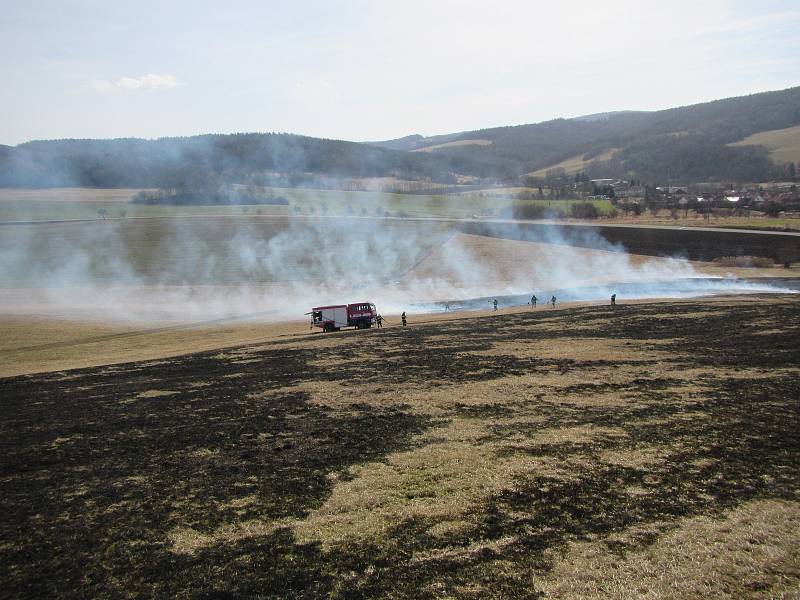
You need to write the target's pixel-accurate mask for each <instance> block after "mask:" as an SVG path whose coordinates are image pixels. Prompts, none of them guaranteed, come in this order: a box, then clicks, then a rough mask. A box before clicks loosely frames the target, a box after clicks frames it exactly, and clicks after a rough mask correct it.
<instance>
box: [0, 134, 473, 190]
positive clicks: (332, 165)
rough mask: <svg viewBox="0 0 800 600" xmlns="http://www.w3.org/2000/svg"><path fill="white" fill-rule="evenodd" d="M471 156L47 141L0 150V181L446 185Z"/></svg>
mask: <svg viewBox="0 0 800 600" xmlns="http://www.w3.org/2000/svg"><path fill="white" fill-rule="evenodd" d="M6 148H8V147H6ZM473 162H474V161H473V160H472V159H471V158H469V157H458V156H434V157H431V156H429V155H424V154H423V155H419V154H409V153H406V152H402V151H397V150H390V149H386V148H381V147H377V146H369V145H365V144H359V143H356V142H347V141H341V140H327V139H319V138H312V137H305V136H298V135H291V134H274V133H243V134H233V135H200V136H194V137H185V138H161V139H157V140H142V139H136V138H129V139H112V140H91V139H88V140H50V141H34V142H28V143H25V144H20V145H19V146H15V147H13V148H8V151H4V150H3V149H2V148H0V187H59V186H87V187H192V185H193V182H199V183H200V184H202V183H203V182H205V181H206V180H208V179H209V178H212V179H219V180H222V181H227V182H237V183H239V182H248V181H252V180H254V179H255V180H258V181H260V182H261V183H266V184H272V185H285V186H293V185H301V184H308V183H309V182H311V181H312V180H313V178H314V176H326V177H334V178H335V177H341V178H353V177H382V176H396V177H400V178H403V179H411V180H414V179H426V178H429V179H432V180H434V181H442V182H445V183H451V182H452V179H453V175H452V173H453V172H465V173H466V172H468V173H480V172H482V171H487V168H486V167H485V163H486V162H487V161H485V160H482V161H479V163H476V164H473Z"/></svg>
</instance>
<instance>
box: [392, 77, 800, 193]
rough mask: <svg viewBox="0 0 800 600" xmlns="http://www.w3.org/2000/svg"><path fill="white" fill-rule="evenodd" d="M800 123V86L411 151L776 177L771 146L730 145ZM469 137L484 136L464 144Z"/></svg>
mask: <svg viewBox="0 0 800 600" xmlns="http://www.w3.org/2000/svg"><path fill="white" fill-rule="evenodd" d="M797 125H800V87H795V88H790V89H786V90H782V91H776V92H765V93H761V94H752V95H749V96H742V97H737V98H728V99H725V100H716V101H713V102H706V103H703V104H695V105H692V106H685V107H680V108H672V109H668V110H662V111H656V112H637V111H621V112H610V113H599V114H595V115H586V116H583V117H577V118H574V119H555V120H553V121H546V122H543V123H536V124H531V125H517V126H512V127H495V128H491V129H479V130H475V131H464V132H460V133H455V134H450V135H447V136H433V137H429V138H422V139H420V138H419V137H418V136H416V137H415V140H414V148H413V150H417V151H418V150H424V149H428V150H430V153H431V154H436V155H446V156H452V157H456V156H458V157H460V158H470V159H472V160H474V161H476V162H483V161H491V162H493V164H494V168H496V169H497V170H498V173H500V172H505V173H516V174H518V175H523V174H525V173H533V172H538V173H543V172H546V170H547V169H548V168H554V167H557V166H559V165H560V164H562V163H564V162H568V163H570V164H576V163H577V162H580V163H581V167H582V168H584V170H586V171H587V173H588V174H590V175H596V176H626V175H635V176H636V177H637V178H644V179H647V180H650V181H666V180H667V179H673V180H683V181H686V182H690V181H697V180H706V179H714V178H716V179H723V180H734V181H737V180H738V181H742V180H756V181H758V180H762V179H768V178H770V177H771V176H772V175H773V174H774V172H775V169H776V165H775V164H774V163H773V161H772V160H771V158H770V154H769V151H768V149H767V148H764V147H762V146H759V145H755V146H754V145H749V144H748V145H738V144H736V145H729V144H733V143H735V142H737V141H740V140H743V139H745V138H747V137H748V136H751V135H753V134H756V133H759V132H764V131H772V130H777V129H785V128H788V127H794V126H797ZM443 137H446V140H442V138H443ZM468 140H486V142H484V143H482V144H480V145H479V144H473V143H467V144H458V142H459V141H468ZM443 141H444V142H446V143H443ZM487 142H490V143H487ZM383 143H391V142H383ZM383 143H378V145H382V144H383ZM409 149H412V148H409ZM612 150H613V153H612V154H611V155H610V156H609V152H610V151H612ZM417 153H418V152H417ZM598 157H601V158H600V159H599V160H598Z"/></svg>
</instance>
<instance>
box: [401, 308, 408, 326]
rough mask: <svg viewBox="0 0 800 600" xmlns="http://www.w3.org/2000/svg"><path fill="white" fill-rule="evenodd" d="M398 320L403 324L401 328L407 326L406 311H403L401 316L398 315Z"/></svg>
mask: <svg viewBox="0 0 800 600" xmlns="http://www.w3.org/2000/svg"><path fill="white" fill-rule="evenodd" d="M400 320H401V321H402V322H403V327H405V326H406V325H407V324H408V323H407V322H406V311H403V314H402V315H400Z"/></svg>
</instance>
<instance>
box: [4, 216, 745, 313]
mask: <svg viewBox="0 0 800 600" xmlns="http://www.w3.org/2000/svg"><path fill="white" fill-rule="evenodd" d="M457 226H458V224H457V223H455V222H451V223H445V222H439V221H436V220H425V219H423V220H406V219H376V218H337V217H329V218H323V217H319V218H304V217H298V218H275V219H270V218H259V217H253V218H244V219H230V218H222V219H206V218H167V219H152V220H138V219H128V220H118V221H111V220H109V221H96V222H90V223H75V224H52V225H20V226H5V227H4V228H3V230H2V237H0V312H2V313H4V314H54V315H59V316H64V317H68V318H87V319H88V318H99V319H109V320H116V321H142V322H145V321H146V322H160V321H192V320H210V319H224V318H253V319H262V320H277V319H292V318H297V319H299V318H302V316H303V314H304V313H306V312H308V311H309V310H310V308H311V307H313V306H318V305H323V304H328V303H349V302H361V301H372V302H375V303H376V304H377V305H378V308H379V310H380V311H382V312H384V313H393V312H394V313H396V312H400V311H403V310H406V311H414V310H426V309H427V310H430V309H434V310H440V309H441V307H436V306H434V305H433V303H435V302H443V301H466V300H469V299H470V298H480V297H486V296H509V297H511V296H515V295H530V294H532V293H538V294H540V298H544V297H546V296H545V294H549V293H550V292H551V291H553V290H561V291H560V292H559V293H560V294H562V296H561V297H562V298H563V299H565V300H566V299H570V298H569V294H570V293H571V292H569V290H580V289H583V292H582V293H583V294H584V298H585V299H593V298H595V297H597V298H600V297H603V296H607V295H609V294H610V293H614V291H616V290H620V291H621V290H622V289H625V290H628V291H629V293H630V294H638V295H639V297H642V296H645V297H646V296H648V295H652V296H670V295H687V294H691V293H692V292H693V291H695V292H696V293H697V294H702V293H712V292H714V291H721V290H723V289H724V290H727V291H731V290H732V289H733V288H732V285H731V284H730V283H728V282H725V281H721V282H719V284H718V285H717V286H716V287H715V286H710V285H709V284H708V282H707V281H704V282H701V281H700V280H699V279H698V280H697V285H695V286H694V287H692V286H689V287H688V288H687V287H686V285H685V284H681V286H682V287H681V286H679V285H677V282H685V281H686V280H691V279H692V278H697V277H698V276H699V275H698V273H697V272H696V271H695V269H694V268H693V267H692V265H691V264H690V263H689V262H688V261H686V260H682V259H670V258H643V257H632V256H631V255H629V254H627V253H626V252H625V251H624V249H623V248H621V247H618V246H612V245H610V244H608V243H607V242H605V241H604V240H602V239H601V238H599V237H598V236H597V235H596V234H593V233H584V234H582V235H583V236H584V238H585V236H590V237H591V236H593V238H592V239H591V240H590V242H591V243H590V244H588V245H589V246H591V247H592V248H593V249H591V250H587V249H586V248H583V247H576V246H573V245H571V244H572V243H573V242H576V243H580V244H582V245H584V246H585V245H587V244H586V241H587V240H586V239H582V240H575V239H571V237H572V236H574V235H575V234H570V233H567V232H565V231H564V230H563V229H560V228H557V227H553V228H548V229H545V230H543V233H540V234H539V236H538V237H537V239H536V241H534V242H530V241H507V242H500V241H497V240H495V239H493V238H486V237H481V236H474V235H465V234H461V233H458V232H457ZM517 237H522V236H517ZM487 247H489V250H487ZM496 248H501V252H500V254H499V255H498V254H497V252H495V249H496ZM631 284H635V286H638V287H630V286H631ZM621 285H627V287H624V288H620V286H621ZM563 294H566V297H564V295H563ZM575 294H577V296H580V294H579V293H578V292H575ZM577 296H576V297H575V298H574V299H581V298H580V297H577ZM590 296H591V298H590ZM628 297H630V296H628Z"/></svg>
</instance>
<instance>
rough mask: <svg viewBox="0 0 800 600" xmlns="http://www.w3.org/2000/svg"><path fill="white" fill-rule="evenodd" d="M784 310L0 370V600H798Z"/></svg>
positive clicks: (734, 301) (716, 309) (563, 317)
mask: <svg viewBox="0 0 800 600" xmlns="http://www.w3.org/2000/svg"><path fill="white" fill-rule="evenodd" d="M799 308H800V301H799V300H798V299H797V297H796V296H793V295H792V296H761V297H758V296H754V297H748V298H743V297H737V298H717V299H714V300H702V301H700V300H691V301H680V302H675V301H673V302H651V303H647V304H637V305H622V306H617V307H616V309H612V308H611V307H607V306H602V307H601V306H584V307H566V308H563V309H561V310H549V309H542V308H539V309H536V310H531V309H527V310H517V311H507V312H505V313H498V314H494V315H483V316H476V315H472V314H469V315H459V316H442V317H440V318H438V319H430V318H428V317H417V318H414V317H412V319H411V322H410V325H409V327H407V328H402V327H397V326H393V327H391V328H389V329H385V330H382V331H381V330H375V329H372V330H366V331H353V332H342V333H340V334H330V335H321V334H320V335H302V334H301V333H300V332H296V333H295V332H291V331H288V330H287V331H282V332H279V331H274V332H272V333H273V335H272V336H271V337H267V338H265V339H263V340H262V341H260V342H258V343H250V344H247V345H243V346H238V347H232V348H228V349H213V350H208V351H205V352H200V353H194V354H188V355H184V356H179V357H172V358H169V359H148V360H141V361H139V362H133V363H126V364H117V365H111V366H102V367H91V368H86V369H78V370H71V371H53V372H49V373H44V374H34V375H21V376H17V377H9V378H4V379H0V395H1V396H2V398H3V413H4V417H3V420H2V421H0V423H2V435H3V440H4V452H3V453H2V454H0V514H2V515H3V516H2V517H0V573H2V575H0V577H2V581H3V587H2V592H0V595H2V596H4V597H30V598H33V597H53V596H60V597H86V596H90V597H108V598H111V597H137V596H156V597H178V598H190V597H206V598H210V597H214V598H232V597H263V598H267V597H275V598H291V597H297V598H300V597H304V598H309V597H333V598H373V597H374V598H379V597H380V598H386V597H390V598H406V597H414V598H429V597H439V596H441V597H454V598H540V597H548V598H607V597H617V598H635V597H649V598H697V597H708V596H713V597H719V598H750V597H752V598H775V597H786V598H789V597H794V596H795V595H797V594H798V593H800V555H799V554H798V552H797V547H798V543H799V542H800V537H799V535H798V532H800V475H799V474H800V468H798V467H800V455H799V454H798V452H800V438H799V437H798V435H800V411H799V410H798V404H797V402H798V398H799V397H800V370H799V369H798V365H800V343H799V342H798V340H800V318H799V317H798V315H800V311H798V309H799ZM254 333H255V331H254ZM264 333H266V332H264ZM92 334H93V335H95V336H97V337H101V336H103V335H112V334H113V332H105V331H102V330H97V331H94V332H92ZM285 334H290V335H285ZM176 335H182V334H181V333H180V332H177V333H176ZM114 343H116V342H114Z"/></svg>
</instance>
